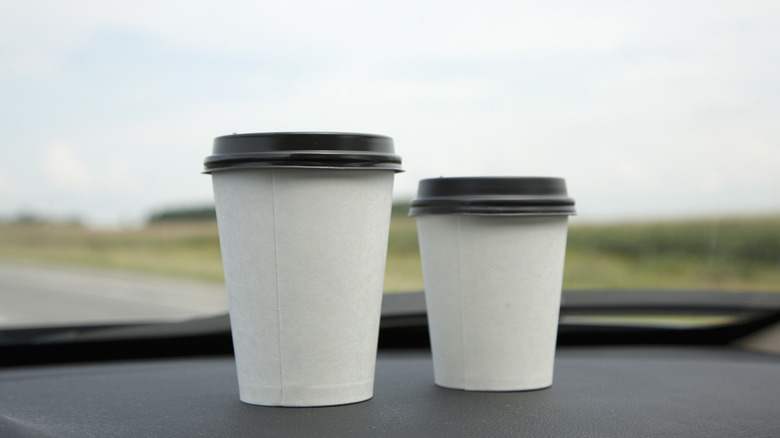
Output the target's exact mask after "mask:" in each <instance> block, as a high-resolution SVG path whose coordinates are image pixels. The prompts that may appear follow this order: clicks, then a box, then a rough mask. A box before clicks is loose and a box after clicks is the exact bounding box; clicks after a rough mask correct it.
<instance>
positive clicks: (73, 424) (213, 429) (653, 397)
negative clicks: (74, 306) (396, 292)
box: [0, 346, 780, 437]
mask: <svg viewBox="0 0 780 438" xmlns="http://www.w3.org/2000/svg"><path fill="white" fill-rule="evenodd" d="M778 406H780V357H778V356H774V355H769V354H762V353H756V352H750V351H745V350H739V349H736V348H732V347H714V346H709V347H707V346H705V347H695V346H681V347H669V346H629V347H619V346H608V347H605V346H590V347H583V346H577V347H559V348H558V351H557V357H556V364H555V381H554V383H553V386H552V387H551V388H548V389H544V390H538V391H529V392H495V393H486V392H465V391H458V390H451V389H444V388H439V387H437V386H435V385H434V384H433V367H432V363H431V356H430V352H429V351H428V350H426V349H409V350H385V351H380V353H379V356H378V360H377V367H376V382H375V390H374V397H373V399H371V400H369V401H366V402H362V403H357V404H352V405H345V406H334V407H321V408H272V407H260V406H251V405H246V404H244V403H242V402H240V401H239V399H238V385H237V381H236V371H235V365H234V361H233V357H232V356H230V355H224V356H216V357H194V358H179V359H153V360H128V361H117V362H103V363H87V364H65V365H39V366H28V367H10V368H5V369H0V436H3V437H15V436H20V437H54V436H57V437H105V436H128V437H130V436H132V437H138V436H169V437H171V436H172V437H178V436H181V437H184V436H186V437H197V436H221V437H243V436H340V437H351V436H447V437H452V436H493V437H500V436H512V437H517V436H578V437H610V436H688V437H696V436H702V437H705V436H706V437H717V436H777V435H778V434H779V433H780V415H778V412H779V411H778Z"/></svg>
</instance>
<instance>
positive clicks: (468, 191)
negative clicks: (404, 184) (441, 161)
mask: <svg viewBox="0 0 780 438" xmlns="http://www.w3.org/2000/svg"><path fill="white" fill-rule="evenodd" d="M574 213H575V210H574V199H572V198H569V197H568V195H567V193H566V181H565V180H564V179H563V178H545V177H460V178H431V179H424V180H421V181H420V185H419V187H418V190H417V198H416V199H413V200H412V204H411V209H410V210H409V216H421V215H426V214H473V215H505V216H547V215H571V214H574Z"/></svg>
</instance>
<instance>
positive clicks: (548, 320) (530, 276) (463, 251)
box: [417, 214, 568, 391]
mask: <svg viewBox="0 0 780 438" xmlns="http://www.w3.org/2000/svg"><path fill="white" fill-rule="evenodd" d="M417 224H418V232H419V239H420V252H421V257H422V266H423V277H424V282H425V298H426V305H427V309H428V326H429V331H430V338H431V350H432V354H433V364H434V376H435V383H436V384H437V385H439V386H443V387H447V388H454V389H464V390H473V391H522V390H532V389H541V388H546V387H549V386H550V385H552V381H553V365H554V359H555V344H556V338H557V333H558V315H559V308H560V299H561V285H562V280H563V266H564V258H565V252H566V235H567V225H568V217H567V216H500V215H493V216H481V215H455V214H440V215H421V216H417Z"/></svg>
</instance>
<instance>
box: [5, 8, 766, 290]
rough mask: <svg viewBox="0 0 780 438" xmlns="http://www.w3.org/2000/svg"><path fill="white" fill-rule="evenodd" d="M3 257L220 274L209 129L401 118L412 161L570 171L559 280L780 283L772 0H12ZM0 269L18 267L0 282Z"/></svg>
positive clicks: (378, 128) (392, 122)
mask: <svg viewBox="0 0 780 438" xmlns="http://www.w3.org/2000/svg"><path fill="white" fill-rule="evenodd" d="M0 33H2V38H0V67H1V68H0V96H2V100H1V102H2V103H0V128H2V134H3V135H2V139H1V140H0V145H1V146H0V147H2V158H3V159H2V160H0V199H1V200H2V202H1V203H0V221H1V222H2V224H3V225H2V227H0V228H1V229H0V261H5V262H14V263H26V264H30V263H32V264H35V263H44V264H50V265H51V264H54V265H57V266H65V265H71V266H82V267H92V268H95V267H97V268H101V269H102V268H109V269H115V270H121V271H128V272H130V271H133V272H143V273H146V274H155V275H164V276H173V277H178V278H187V279H196V280H198V281H206V282H212V283H213V284H220V283H221V281H222V277H221V275H222V271H221V265H220V259H219V247H218V240H217V235H216V226H215V224H214V222H213V216H212V215H211V213H210V209H211V205H212V194H211V185H210V184H211V182H210V178H209V177H208V176H207V175H202V174H200V171H201V170H202V160H203V158H204V157H205V156H206V155H209V153H210V150H211V146H212V140H213V138H214V137H217V136H220V135H225V134H231V133H248V132H265V131H346V132H366V133H375V134H383V135H388V136H391V137H393V138H394V139H395V144H396V150H397V152H398V153H399V154H400V155H401V156H402V157H403V160H404V168H405V169H406V172H405V173H402V174H398V175H397V177H396V187H395V199H396V208H395V209H394V211H395V212H396V213H397V214H396V215H394V217H393V229H392V231H391V240H390V253H389V260H388V273H387V282H386V289H387V290H388V291H404V290H419V289H421V288H422V279H421V276H420V269H419V256H418V255H417V246H416V245H417V243H416V234H415V233H416V232H415V228H414V222H413V221H412V220H410V219H408V218H406V217H405V213H406V211H405V208H406V207H405V206H406V205H407V203H408V200H409V199H411V198H412V197H413V196H414V193H415V191H416V186H417V182H418V180H419V179H422V178H428V177H436V176H472V175H521V176H561V177H564V178H566V180H567V183H568V187H569V193H570V195H571V196H572V197H574V198H575V199H576V201H577V210H578V215H577V216H576V217H574V218H573V219H572V230H571V234H570V239H569V252H568V254H567V267H566V276H565V281H564V287H565V288H570V289H583V288H684V289H740V290H742V289H745V290H746V289H750V290H780V287H778V285H780V274H779V273H778V272H779V271H780V172H778V171H777V167H778V163H780V82H778V80H777V78H778V77H780V3H778V2H776V1H742V2H733V1H724V0H707V1H698V0H675V1H666V0H662V1H656V2H621V1H604V0H596V1H591V2H579V1H568V0H564V1H559V2H542V1H535V0H533V1H522V2H518V1H494V0H486V1H481V2H474V1H446V2H445V1H417V0H415V1H413V2H412V1H408V0H400V1H393V2H389V1H368V2H367V1H349V0H334V1H330V2H315V1H285V2H269V1H229V2H219V3H217V2H200V1H198V2H193V1H186V2H185V1H178V0H177V1H173V0H169V1H166V0H155V1H154V2H152V1H138V0H136V1H133V2H129V1H114V2H99V1H86V0H74V1H70V2H60V1H43V0H34V1H24V2H22V1H15V0H12V1H6V2H3V4H2V5H1V6H0ZM0 293H2V291H1V290H0Z"/></svg>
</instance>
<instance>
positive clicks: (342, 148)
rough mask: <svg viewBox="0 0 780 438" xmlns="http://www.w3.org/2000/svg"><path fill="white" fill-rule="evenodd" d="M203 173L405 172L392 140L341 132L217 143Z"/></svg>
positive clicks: (246, 137) (257, 135)
mask: <svg viewBox="0 0 780 438" xmlns="http://www.w3.org/2000/svg"><path fill="white" fill-rule="evenodd" d="M203 166H204V173H212V172H218V171H224V170H238V169H257V168H278V167H287V168H290V167H292V168H310V167H314V168H334V169H372V170H373V169H380V170H381V169H384V170H392V171H395V172H402V171H403V170H402V169H401V157H400V156H398V155H396V154H395V149H394V147H393V139H392V138H390V137H386V136H382V135H373V134H355V133H341V132H269V133H254V134H233V135H225V136H222V137H217V138H215V139H214V148H213V151H212V155H209V156H208V157H206V159H205V160H204V162H203Z"/></svg>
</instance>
